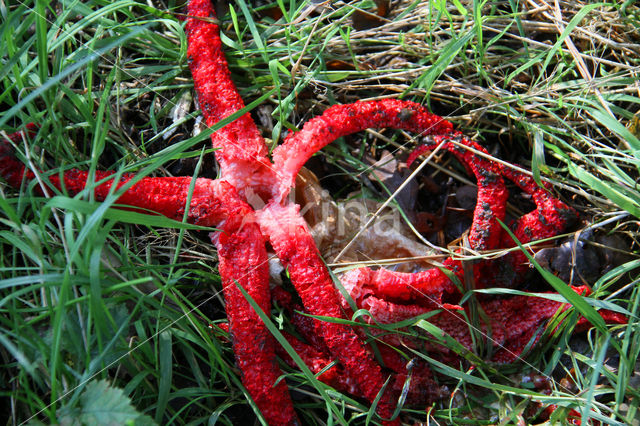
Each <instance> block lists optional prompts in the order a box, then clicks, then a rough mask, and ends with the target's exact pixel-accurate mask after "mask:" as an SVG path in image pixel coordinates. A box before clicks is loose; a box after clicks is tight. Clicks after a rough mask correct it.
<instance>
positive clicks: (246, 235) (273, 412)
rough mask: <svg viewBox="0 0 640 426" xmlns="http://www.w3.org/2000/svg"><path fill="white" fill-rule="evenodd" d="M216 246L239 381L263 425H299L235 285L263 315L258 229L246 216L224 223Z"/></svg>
mask: <svg viewBox="0 0 640 426" xmlns="http://www.w3.org/2000/svg"><path fill="white" fill-rule="evenodd" d="M236 217H239V216H236ZM245 219H246V217H245ZM233 228H235V229H233ZM217 248H218V257H219V260H220V263H219V265H218V269H219V271H220V276H221V277H222V285H223V290H224V300H225V302H226V312H227V317H228V319H229V327H230V333H231V338H232V342H233V352H234V354H235V357H236V363H237V364H238V367H239V368H240V371H241V373H242V383H243V384H244V386H245V387H246V388H247V390H248V391H249V394H250V395H251V397H252V398H253V400H254V401H255V402H256V405H257V406H258V408H259V409H260V412H261V413H262V415H263V416H264V417H265V419H266V420H267V423H268V424H270V425H295V424H299V421H298V418H297V416H296V413H295V411H294V409H293V403H292V402H291V398H290V397H289V390H288V388H287V384H286V382H285V381H284V380H280V381H279V382H278V379H279V377H280V376H281V375H282V372H281V371H280V369H279V367H278V366H277V364H276V361H275V349H276V346H275V341H274V339H273V336H272V335H271V334H270V332H269V331H268V330H267V328H266V326H265V325H264V323H263V322H262V320H261V319H260V317H259V316H258V314H257V313H256V312H255V310H254V309H253V307H251V305H250V304H249V303H248V301H247V300H246V299H245V297H244V295H243V294H242V293H241V291H240V289H239V288H238V286H241V287H242V288H244V290H245V291H246V292H247V293H248V294H249V295H250V296H251V297H252V298H253V300H254V301H255V302H256V303H257V304H258V305H259V306H260V308H261V309H262V311H263V312H265V313H267V314H269V312H270V311H271V297H270V293H269V264H268V259H267V252H266V249H265V242H264V238H263V237H262V234H261V233H260V228H259V227H258V225H257V224H256V223H255V222H247V221H246V220H243V221H240V220H239V221H236V223H235V224H234V225H231V224H230V223H229V224H228V225H227V226H224V227H223V231H222V232H221V233H220V234H219V235H218V241H217ZM276 382H277V384H276Z"/></svg>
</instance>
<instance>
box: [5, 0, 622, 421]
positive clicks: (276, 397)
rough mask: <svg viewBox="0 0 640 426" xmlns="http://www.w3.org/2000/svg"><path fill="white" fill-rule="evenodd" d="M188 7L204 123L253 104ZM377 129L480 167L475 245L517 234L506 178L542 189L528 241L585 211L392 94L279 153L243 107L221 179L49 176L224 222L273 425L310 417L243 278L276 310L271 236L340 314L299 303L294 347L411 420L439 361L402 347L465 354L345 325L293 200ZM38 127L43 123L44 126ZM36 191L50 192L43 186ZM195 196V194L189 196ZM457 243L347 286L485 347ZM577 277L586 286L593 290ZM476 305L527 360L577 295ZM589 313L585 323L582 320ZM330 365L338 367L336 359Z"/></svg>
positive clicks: (248, 372) (510, 349) (432, 387)
mask: <svg viewBox="0 0 640 426" xmlns="http://www.w3.org/2000/svg"><path fill="white" fill-rule="evenodd" d="M188 14H189V18H188V21H187V27H186V29H187V35H188V43H189V48H188V56H189V65H190V68H191V72H192V75H193V79H194V87H195V91H196V93H197V95H198V100H199V103H200V106H201V109H202V112H203V116H204V118H205V120H206V123H207V124H208V125H209V126H214V125H216V124H217V123H218V122H219V121H220V120H224V119H226V118H228V117H229V116H231V115H233V114H235V113H237V112H238V111H240V110H241V109H243V108H244V102H243V101H242V98H241V97H240V95H239V93H238V91H237V90H236V87H235V85H234V84H233V82H232V81H231V78H230V73H229V70H228V65H227V62H226V59H225V57H224V53H223V51H222V42H221V40H220V36H219V28H218V25H217V23H216V20H217V18H216V16H215V13H214V11H213V7H212V6H211V3H210V1H209V0H191V1H190V2H189V6H188ZM370 127H374V128H394V129H404V130H408V131H411V132H414V133H417V134H419V135H420V136H428V137H429V144H428V145H425V146H422V147H419V148H418V149H417V150H416V151H415V152H414V153H413V155H412V156H411V158H410V161H413V160H415V158H417V156H418V155H420V154H421V153H423V152H424V151H426V150H428V149H433V148H435V147H436V146H442V147H443V148H444V149H446V150H447V151H449V152H451V153H452V154H453V155H454V156H455V157H456V158H457V159H458V160H459V161H460V162H461V163H462V165H463V166H464V167H465V168H466V169H467V170H468V172H469V173H470V174H473V175H474V176H475V178H476V181H477V186H478V200H477V204H476V207H475V209H474V214H473V223H472V226H471V229H470V231H469V238H468V240H469V247H468V249H470V250H472V251H476V252H482V251H485V250H493V249H499V248H508V247H513V245H514V243H513V241H512V240H511V239H510V238H509V236H508V234H507V233H505V232H504V230H503V229H502V227H501V225H500V221H504V218H505V210H506V201H507V197H508V193H507V189H506V186H505V183H504V180H503V178H506V179H508V180H510V181H512V182H514V183H515V184H516V185H517V186H518V187H519V188H520V189H521V190H522V191H523V192H525V193H527V194H529V195H531V197H532V198H533V200H534V202H535V204H536V209H535V210H534V211H533V212H530V213H528V214H526V215H524V216H523V217H521V218H520V219H518V220H516V221H515V222H514V223H513V224H512V225H511V227H512V229H513V230H514V234H515V235H516V237H517V238H518V239H519V240H520V241H521V242H523V243H526V242H532V241H536V240H538V239H542V238H548V237H552V236H555V235H558V234H559V233H562V232H564V231H565V230H566V228H567V226H568V224H569V223H570V222H571V220H572V219H573V218H575V216H576V213H575V212H574V211H573V210H572V209H571V208H570V207H568V206H567V205H566V204H564V203H562V202H561V201H560V200H558V199H556V198H554V197H553V196H552V195H551V193H550V192H549V189H548V188H542V187H539V186H538V185H537V184H536V183H535V181H534V180H533V179H532V178H531V177H530V176H528V175H526V174H524V173H522V172H521V171H517V170H515V169H512V168H509V167H507V166H505V165H502V164H499V163H498V162H496V161H493V160H492V159H490V158H488V154H487V152H486V150H484V149H483V148H482V147H481V146H480V145H478V144H477V143H475V142H473V141H471V140H469V139H468V138H466V137H465V136H464V135H463V134H462V133H460V132H457V131H455V130H454V129H453V125H452V124H451V123H450V122H448V121H446V120H444V119H443V118H442V117H439V116H437V115H434V114H432V113H430V112H429V111H428V110H426V109H425V108H424V107H422V106H421V105H418V104H416V103H413V102H407V101H400V100H393V99H387V100H380V101H370V102H356V103H353V104H348V105H336V106H332V107H331V108H329V109H327V110H326V111H325V112H324V113H323V114H322V115H320V116H318V117H315V118H313V119H311V120H310V121H309V122H307V123H306V124H305V125H304V126H303V128H302V129H301V130H300V131H298V132H295V133H292V134H290V135H288V136H287V137H286V139H285V141H284V143H283V144H282V145H281V146H279V147H277V148H276V149H275V150H274V153H273V162H271V161H270V160H269V158H268V152H267V148H266V145H265V142H264V139H263V138H262V136H261V135H260V133H259V131H258V128H257V126H256V125H255V123H254V122H253V121H252V119H251V116H250V115H249V114H248V113H245V114H243V115H241V116H240V117H239V118H238V119H236V120H235V121H233V122H231V123H229V124H227V125H226V126H224V127H222V128H221V129H220V130H218V131H217V132H215V133H214V134H213V135H212V143H213V146H214V148H217V150H216V153H215V155H216V158H217V160H218V162H219V163H220V168H221V179H218V180H210V179H196V180H195V182H194V181H192V179H191V178H187V177H175V178H159V177H147V178H142V179H137V178H136V177H135V175H131V174H127V175H116V174H114V173H112V172H96V173H95V175H94V176H92V177H91V178H90V176H89V174H88V173H87V172H85V171H81V170H75V169H74V170H69V171H66V172H64V174H63V175H60V174H51V175H49V176H48V177H47V179H44V180H43V182H44V184H46V185H48V184H50V185H51V187H52V188H51V189H55V190H56V191H62V192H66V193H68V194H70V195H75V194H79V193H81V192H83V191H86V192H87V193H88V192H89V191H91V193H92V194H93V195H94V197H95V198H96V199H97V200H98V201H103V200H105V199H107V198H108V197H109V196H110V195H111V194H116V195H117V199H116V200H115V203H116V204H117V205H118V207H123V208H142V209H147V210H151V211H153V212H156V213H158V214H162V215H164V216H167V217H169V218H172V219H176V220H182V219H183V218H184V217H185V216H186V218H187V221H188V222H190V223H194V224H198V225H203V226H209V227H216V228H218V229H219V230H220V232H217V233H215V234H214V235H213V236H212V241H213V242H214V244H215V245H216V248H217V250H218V255H219V272H220V276H221V278H222V283H223V292H224V298H225V302H226V310H227V316H228V319H229V332H230V336H231V340H232V345H233V349H234V354H235V357H236V363H237V364H238V366H239V368H240V371H241V376H242V383H243V385H244V386H245V387H246V389H247V391H248V393H249V395H250V396H251V398H252V399H253V400H254V401H255V403H256V405H257V407H258V409H259V410H260V412H261V413H262V415H263V416H264V418H265V419H266V421H267V422H268V423H269V424H271V425H288V424H299V420H298V417H297V415H296V413H295V410H294V406H293V403H292V401H291V398H290V396H289V394H288V389H287V385H286V382H285V381H284V380H282V377H281V376H282V372H281V370H280V369H279V368H278V366H277V364H276V352H277V353H278V354H280V357H281V358H282V359H283V360H284V361H285V362H286V363H288V364H290V365H292V366H294V364H293V361H292V360H291V359H290V358H289V357H288V354H286V352H284V351H283V350H282V348H280V347H279V346H277V345H276V343H275V339H274V338H273V336H272V335H271V334H270V333H269V331H268V330H267V328H266V326H265V324H264V323H263V322H262V320H261V319H260V316H259V315H258V314H257V313H256V312H255V311H254V309H253V308H252V307H251V305H250V303H249V302H248V301H247V300H246V299H245V297H244V296H243V294H242V292H241V291H240V288H239V287H242V288H243V289H244V290H246V292H247V293H248V294H249V295H250V296H251V298H252V299H253V300H254V301H255V302H256V303H257V305H258V306H259V307H260V309H261V310H262V311H263V312H265V313H267V314H268V313H269V312H270V309H271V297H272V295H271V292H270V289H269V271H268V259H267V251H266V243H267V242H269V243H270V245H271V247H273V249H274V250H275V252H276V254H277V256H278V257H279V258H280V260H281V262H282V263H283V264H284V265H285V267H286V268H287V272H288V274H289V276H290V278H291V282H292V284H293V286H294V287H295V290H296V292H297V293H298V295H299V297H300V300H301V302H302V304H303V307H302V308H301V309H303V310H304V312H305V313H308V314H311V315H313V316H317V317H328V318H334V319H335V321H333V320H327V321H325V320H321V319H309V318H308V317H305V316H302V315H301V314H299V313H295V312H294V313H292V309H291V308H290V307H289V308H287V309H289V313H290V314H291V317H292V321H291V325H292V326H293V327H295V328H296V329H297V330H298V332H299V333H300V334H301V335H302V336H303V337H304V339H305V340H306V343H305V342H302V341H301V340H300V339H298V338H296V337H295V336H293V335H291V334H287V333H286V332H285V333H284V335H285V337H286V338H287V340H288V341H289V343H290V344H291V346H293V347H294V349H295V350H296V351H297V353H298V354H299V355H300V356H301V358H302V359H303V360H304V362H305V363H306V364H307V365H308V366H309V367H310V369H311V370H312V371H313V372H314V373H316V374H318V373H320V371H322V370H323V369H325V368H326V371H324V372H323V374H321V375H320V376H319V379H320V380H323V381H325V382H326V383H328V384H330V385H331V386H334V387H335V388H337V389H338V390H340V391H343V392H347V393H351V394H353V395H355V396H356V397H358V398H362V399H364V400H367V401H369V402H373V401H374V400H375V399H376V398H378V397H380V399H379V401H378V406H377V413H378V414H379V416H380V417H381V418H382V419H383V420H382V421H383V422H384V423H388V424H399V423H400V421H399V419H395V420H393V421H392V420H390V419H391V417H392V415H393V413H394V412H395V411H396V405H397V402H398V401H402V400H403V398H404V401H406V402H407V403H412V404H414V403H415V404H425V405H426V404H428V403H429V402H431V401H433V400H436V399H438V398H440V397H441V396H442V391H441V389H440V388H439V387H438V386H437V384H436V382H435V380H434V376H433V375H432V373H431V371H430V370H429V368H428V366H427V364H426V363H425V362H422V361H419V362H418V361H414V360H411V361H410V362H409V361H408V360H407V358H406V357H405V356H404V355H401V353H403V351H402V350H401V349H406V348H407V347H408V348H412V349H414V350H418V349H419V350H425V351H427V352H428V353H429V356H432V357H436V358H439V359H441V360H443V361H446V362H449V363H450V364H451V365H456V366H457V365H458V363H459V362H460V359H459V357H458V356H457V355H456V354H454V353H452V351H451V350H450V349H449V348H446V347H444V346H442V345H440V344H437V343H434V342H430V343H424V341H423V340H422V339H413V340H412V339H408V338H405V337H404V336H403V335H401V334H393V333H382V332H381V331H380V330H376V329H373V331H371V333H370V334H369V335H368V336H365V334H364V331H363V329H364V328H366V327H355V328H354V327H351V326H349V325H346V324H343V323H340V320H342V319H344V318H345V314H346V318H349V315H350V314H351V311H350V309H351V307H350V306H349V304H348V303H347V301H346V300H345V299H344V298H343V296H342V295H341V294H340V293H339V292H338V291H337V289H336V286H335V284H334V280H333V278H332V276H331V274H330V272H329V270H328V269H327V267H326V265H325V264H324V262H323V260H322V258H321V256H320V254H319V253H318V249H317V247H316V245H315V243H314V241H313V238H312V237H311V234H310V232H309V228H308V226H307V224H306V223H305V222H304V219H303V218H302V217H301V215H300V214H299V208H300V207H299V206H297V205H295V204H294V203H292V202H291V201H289V200H288V198H287V195H288V193H289V191H290V189H291V187H292V186H293V184H294V182H295V178H296V176H297V174H298V172H299V170H300V168H301V167H302V166H303V165H304V163H305V162H306V161H307V160H308V159H309V158H310V157H311V156H312V155H313V154H314V153H316V152H317V151H318V150H320V149H321V148H322V147H324V146H326V145H327V144H329V143H331V142H332V141H334V140H335V139H337V138H338V137H341V136H344V135H347V134H351V133H354V132H358V131H361V130H364V129H367V128H370ZM29 130H30V132H33V130H34V128H33V127H32V128H30V129H29ZM23 137H25V136H24V134H23V133H15V134H12V135H9V140H10V141H12V142H14V143H18V142H20V141H21V140H22V139H23ZM0 175H2V177H3V178H4V179H5V180H6V181H7V182H8V183H9V184H10V185H12V186H14V187H16V188H18V187H20V185H21V184H22V182H23V181H27V182H28V181H31V180H33V179H34V178H35V174H34V173H33V171H31V170H28V169H27V168H26V167H25V166H24V164H23V163H22V162H20V161H19V160H17V159H16V158H15V156H14V154H13V147H12V146H11V144H10V143H9V141H5V140H2V141H0ZM116 177H117V182H116V181H115V178H116ZM90 179H91V181H90ZM132 180H134V181H132ZM114 185H116V186H115V187H114ZM191 186H193V191H192V192H191V193H190V187H191ZM36 190H37V191H39V192H40V193H47V192H48V191H46V192H45V190H44V189H43V188H37V189H36ZM251 194H258V195H259V196H261V197H264V198H265V199H264V200H263V201H264V207H262V208H255V209H254V208H252V207H251V206H250V205H249V204H248V202H247V197H248V196H249V195H251ZM189 196H191V202H190V205H188V206H187V205H186V203H187V199H188V198H189ZM185 212H186V215H185ZM458 254H462V253H457V255H458ZM457 255H456V257H449V258H447V259H446V260H445V261H443V262H442V264H441V265H440V267H434V268H431V269H428V270H426V271H422V272H418V273H413V274H402V273H396V272H393V271H389V270H386V269H377V270H372V269H369V268H360V269H354V270H351V271H349V272H348V273H346V274H344V276H343V277H342V284H343V285H344V287H345V288H346V290H347V291H348V293H349V294H350V296H351V298H352V299H353V302H354V303H355V304H356V306H357V307H358V308H365V309H367V310H368V311H369V313H370V314H371V315H372V316H373V318H374V319H375V320H376V321H377V322H379V323H382V324H391V323H394V322H398V321H403V320H407V319H410V318H415V317H416V316H418V315H423V314H430V315H431V316H430V317H429V318H428V319H427V320H428V321H429V322H430V323H431V324H433V325H434V326H436V327H438V328H439V329H440V330H442V331H443V332H444V333H446V334H448V335H449V336H451V337H453V338H455V339H456V340H457V341H458V342H459V343H460V344H461V346H462V347H463V348H465V349H467V350H473V339H472V335H471V332H470V330H469V324H468V323H467V321H466V319H465V314H468V310H469V309H470V308H469V306H468V304H463V303H462V302H461V296H462V291H463V289H462V288H458V287H457V286H456V285H455V284H454V280H452V278H454V279H455V280H456V281H461V282H464V280H465V274H464V268H463V263H462V261H461V260H459V259H458V257H459V256H457ZM505 265H506V267H510V268H511V270H512V275H517V276H519V275H522V274H523V272H525V270H526V269H527V268H528V264H527V262H526V256H524V255H523V254H522V253H520V252H516V253H514V254H511V255H509V256H508V257H507V261H506V262H500V261H497V262H496V261H478V262H477V264H475V265H473V274H472V275H473V283H465V284H473V285H475V286H476V287H494V286H496V285H502V284H503V281H504V280H502V279H501V278H500V276H501V274H502V273H501V272H500V268H505ZM469 287H471V285H470V286H469ZM573 289H574V290H575V291H576V292H578V293H586V292H585V289H584V288H573ZM273 297H274V299H275V300H276V302H277V303H278V304H280V305H288V304H290V303H291V295H288V293H286V292H285V291H284V290H283V289H282V288H278V289H277V290H276V291H274V294H273ZM458 304H460V305H458ZM478 304H479V306H480V309H481V310H482V311H484V313H485V314H486V318H488V322H489V324H484V325H481V330H479V331H480V332H483V333H488V331H489V329H490V330H491V334H490V337H491V339H492V341H493V344H494V345H495V347H496V348H495V349H496V351H495V352H494V355H493V356H492V358H491V359H490V360H491V361H493V362H511V361H513V360H515V359H517V358H518V357H519V356H520V355H521V354H522V352H523V350H524V349H525V348H527V347H529V345H530V344H531V343H534V342H535V341H536V340H537V339H538V338H539V334H538V331H539V330H540V329H541V328H542V326H543V325H544V324H545V323H546V321H547V320H548V319H550V318H551V317H553V316H554V315H555V314H556V313H557V312H558V311H563V310H566V309H568V308H569V307H570V306H569V305H568V304H563V303H560V302H555V301H551V300H548V299H545V298H543V297H525V296H515V297H507V296H503V297H500V298H496V297H491V296H486V297H483V298H479V301H478ZM285 307H286V306H285ZM600 314H601V315H602V316H603V318H604V319H605V320H606V321H607V322H611V323H623V322H625V321H626V319H625V318H624V317H623V316H621V315H619V314H616V313H614V312H610V311H604V310H602V311H600ZM578 325H579V326H586V325H587V324H586V321H585V320H584V319H580V320H579V322H578ZM371 336H373V337H374V338H375V339H376V340H377V350H376V351H373V350H372V348H371V346H370V345H368V344H367V343H366V339H368V338H371ZM402 346H403V347H404V348H402ZM331 363H334V365H332V366H331V367H329V365H330V364H331ZM385 383H387V386H386V388H385V389H384V390H383V387H384V384H385ZM405 385H406V386H405ZM381 392H382V395H380V393H381Z"/></svg>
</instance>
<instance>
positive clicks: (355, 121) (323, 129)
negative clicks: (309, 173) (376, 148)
mask: <svg viewBox="0 0 640 426" xmlns="http://www.w3.org/2000/svg"><path fill="white" fill-rule="evenodd" d="M368 128H394V129H404V130H408V131H413V132H418V133H420V134H422V135H430V134H445V133H449V132H451V131H452V129H453V126H452V124H451V123H449V122H448V121H446V120H444V119H443V118H442V117H439V116H437V115H435V114H432V113H430V112H429V111H428V110H427V109H425V108H424V107H422V106H421V105H419V104H416V103H413V102H408V101H400V100H397V99H385V100H380V101H369V102H355V103H353V104H347V105H335V106H332V107H331V108H329V109H327V110H326V111H325V112H324V113H323V114H322V115H320V116H317V117H315V118H313V119H311V120H309V121H308V122H307V123H305V125H304V127H303V128H302V130H300V131H298V132H296V133H293V134H290V135H289V136H287V137H286V138H285V140H284V143H283V144H282V145H280V146H279V147H277V148H276V149H275V150H274V152H273V162H274V164H275V166H276V169H277V170H278V174H279V179H280V190H279V191H280V192H279V195H280V196H281V197H285V196H286V195H287V194H288V192H289V190H290V189H291V187H292V186H293V185H294V183H295V178H296V176H297V174H298V172H299V171H300V168H301V167H302V166H303V165H304V163H306V162H307V160H309V158H311V156H312V155H313V154H315V153H316V152H317V151H318V150H320V149H321V148H322V147H324V146H325V145H328V144H329V143H331V142H333V141H334V140H336V139H337V138H339V137H341V136H345V135H349V134H351V133H355V132H359V131H361V130H365V129H368Z"/></svg>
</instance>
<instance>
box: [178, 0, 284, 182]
mask: <svg viewBox="0 0 640 426" xmlns="http://www.w3.org/2000/svg"><path fill="white" fill-rule="evenodd" d="M188 13H189V18H188V20H187V27H186V30H187V38H188V51H187V54H188V56H189V67H190V69H191V74H192V75H193V82H194V87H195V89H196V93H197V94H198V101H199V103H200V108H201V109H202V113H203V115H204V117H205V121H206V123H207V125H208V126H213V125H215V124H216V123H218V122H219V121H220V120H222V119H224V118H226V117H228V116H230V115H232V114H234V113H236V112H238V111H240V110H241V109H242V108H244V106H245V105H244V102H243V101H242V98H241V97H240V94H239V93H238V90H237V89H236V86H235V84H234V83H233V81H232V80H231V76H230V72H229V67H228V64H227V60H226V59H225V56H224V52H223V50H222V41H221V40H220V30H219V28H218V25H217V24H216V22H217V18H216V14H215V11H214V9H213V6H212V4H211V1H210V0H191V1H190V2H189V6H188ZM211 141H212V142H213V147H214V148H219V150H218V151H216V158H217V159H218V162H219V163H220V166H221V168H222V176H223V177H226V178H227V179H229V181H230V182H231V183H232V184H233V185H234V186H235V187H236V188H237V189H238V191H240V192H243V191H244V188H245V187H246V186H247V185H248V186H250V187H254V189H257V190H258V191H260V192H265V191H266V192H269V191H270V188H271V185H270V182H271V181H272V180H273V178H272V176H271V175H272V172H271V162H270V161H269V160H268V159H267V153H268V150H267V147H266V145H265V143H264V139H263V138H262V136H261V135H260V132H259V131H258V128H257V127H256V125H255V123H254V122H253V120H252V119H251V115H250V114H249V113H246V114H244V115H242V116H241V117H240V118H238V119H237V120H235V121H233V122H232V123H229V124H227V125H226V126H225V127H223V128H222V129H220V130H218V131H217V132H215V133H214V134H213V135H211Z"/></svg>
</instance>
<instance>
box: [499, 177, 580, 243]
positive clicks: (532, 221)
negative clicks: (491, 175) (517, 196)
mask: <svg viewBox="0 0 640 426" xmlns="http://www.w3.org/2000/svg"><path fill="white" fill-rule="evenodd" d="M502 174H503V175H504V176H505V177H506V178H507V179H509V180H510V181H512V182H513V183H515V184H516V185H517V186H518V187H519V188H520V189H521V190H522V191H523V192H524V193H526V194H529V195H531V198H532V199H533V201H534V203H535V204H536V209H535V210H533V211H532V212H530V213H527V214H526V215H524V216H522V217H521V218H520V219H519V220H517V221H516V222H515V224H514V226H513V228H514V234H515V236H516V237H517V238H518V240H519V241H520V242H522V243H528V242H530V241H533V240H536V239H543V238H549V237H552V236H554V235H558V234H559V233H562V232H563V231H564V230H565V229H566V228H567V227H568V226H569V225H570V224H571V223H572V222H574V221H575V220H576V219H577V218H578V214H577V212H576V211H575V210H574V209H572V208H571V207H569V206H568V205H566V204H565V203H563V202H562V201H560V200H558V199H557V198H555V197H553V196H552V195H551V193H550V192H549V190H550V185H548V186H547V187H541V186H540V185H538V184H537V183H536V181H535V180H534V179H533V177H531V176H529V175H527V174H525V173H522V172H521V171H518V170H516V169H514V168H511V167H508V166H504V167H503V169H502ZM507 238H508V236H507ZM510 243H511V244H510V245H514V243H513V241H511V242H510Z"/></svg>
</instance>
